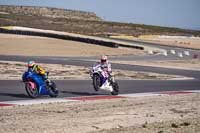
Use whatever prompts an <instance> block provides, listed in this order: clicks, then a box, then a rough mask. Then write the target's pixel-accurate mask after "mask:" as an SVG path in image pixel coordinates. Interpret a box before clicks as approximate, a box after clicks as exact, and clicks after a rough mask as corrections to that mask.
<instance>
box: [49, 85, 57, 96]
mask: <svg viewBox="0 0 200 133" xmlns="http://www.w3.org/2000/svg"><path fill="white" fill-rule="evenodd" d="M48 88H49V96H50V97H57V96H58V93H59V91H58V89H57V88H56V84H55V83H54V82H53V81H51V82H50V83H49V84H48Z"/></svg>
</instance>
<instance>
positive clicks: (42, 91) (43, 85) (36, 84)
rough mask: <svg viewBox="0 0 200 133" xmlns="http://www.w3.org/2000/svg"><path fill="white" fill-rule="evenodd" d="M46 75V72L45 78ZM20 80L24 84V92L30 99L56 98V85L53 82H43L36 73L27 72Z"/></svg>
mask: <svg viewBox="0 0 200 133" xmlns="http://www.w3.org/2000/svg"><path fill="white" fill-rule="evenodd" d="M48 74H49V73H48V72H47V76H48ZM22 80H23V82H24V83H25V89H26V92H27V94H28V95H29V96H30V97H31V98H36V97H38V96H41V95H49V96H50V97H57V96H58V89H57V88H56V84H55V83H54V82H53V81H50V80H44V79H43V78H42V77H41V76H40V75H39V74H37V73H34V72H32V71H30V70H28V71H26V72H25V73H24V74H23V76H22Z"/></svg>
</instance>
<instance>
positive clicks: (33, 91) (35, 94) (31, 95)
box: [25, 82, 38, 98]
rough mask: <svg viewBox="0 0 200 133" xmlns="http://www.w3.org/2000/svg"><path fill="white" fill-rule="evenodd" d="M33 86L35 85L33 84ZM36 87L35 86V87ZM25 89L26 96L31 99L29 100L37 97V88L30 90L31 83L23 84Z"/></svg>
mask: <svg viewBox="0 0 200 133" xmlns="http://www.w3.org/2000/svg"><path fill="white" fill-rule="evenodd" d="M34 84H35V83H34ZM35 86H36V85H35ZM25 89H26V92H27V94H28V95H29V96H30V97H31V98H36V97H38V89H37V87H35V88H32V86H31V83H30V82H26V83H25Z"/></svg>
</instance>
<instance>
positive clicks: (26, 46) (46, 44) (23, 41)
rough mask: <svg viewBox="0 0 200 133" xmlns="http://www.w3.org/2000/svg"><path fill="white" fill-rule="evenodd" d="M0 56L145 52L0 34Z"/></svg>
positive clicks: (69, 55)
mask: <svg viewBox="0 0 200 133" xmlns="http://www.w3.org/2000/svg"><path fill="white" fill-rule="evenodd" d="M0 40H1V41H0V54H1V55H22V56H65V57H66V56H67V57H75V56H78V57H83V56H100V55H103V54H105V55H138V56H139V55H144V54H145V52H144V51H142V50H137V49H130V48H121V47H120V48H110V47H105V46H100V45H95V44H88V43H82V42H75V41H68V40H61V39H53V38H47V37H33V36H25V35H12V34H0Z"/></svg>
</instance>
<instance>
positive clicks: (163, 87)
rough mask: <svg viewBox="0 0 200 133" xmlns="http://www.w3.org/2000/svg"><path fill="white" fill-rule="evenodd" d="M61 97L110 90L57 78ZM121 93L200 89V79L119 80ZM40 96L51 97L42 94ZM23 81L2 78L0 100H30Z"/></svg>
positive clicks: (0, 81)
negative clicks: (96, 89)
mask: <svg viewBox="0 0 200 133" xmlns="http://www.w3.org/2000/svg"><path fill="white" fill-rule="evenodd" d="M55 83H56V84H57V87H58V88H59V91H60V94H59V97H60V98H61V97H77V96H94V95H110V93H109V92H105V91H99V92H95V91H94V89H93V87H92V81H91V80H57V81H55ZM118 83H119V86H120V94H130V93H141V92H159V91H174V90H176V91H177V90H199V86H200V81H199V80H185V81H183V80H180V81H179V80H176V81H172V80H119V81H118ZM40 98H45V99H46V98H49V97H48V96H42V97H40ZM28 99H31V98H30V97H28V95H27V94H26V91H25V88H24V84H23V82H21V81H19V80H11V81H5V80H0V101H13V100H28Z"/></svg>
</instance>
